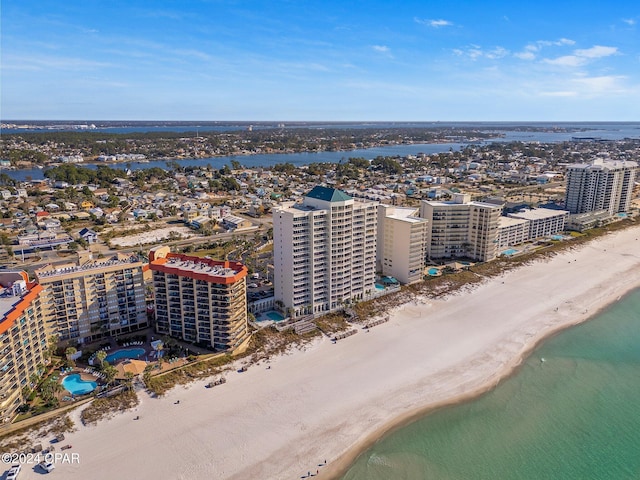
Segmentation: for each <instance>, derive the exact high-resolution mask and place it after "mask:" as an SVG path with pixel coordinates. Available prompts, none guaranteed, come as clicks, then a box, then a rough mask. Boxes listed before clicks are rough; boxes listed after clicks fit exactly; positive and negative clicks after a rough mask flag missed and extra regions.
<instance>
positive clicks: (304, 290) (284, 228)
mask: <svg viewBox="0 0 640 480" xmlns="http://www.w3.org/2000/svg"><path fill="white" fill-rule="evenodd" d="M377 207H378V205H377V204H376V203H374V202H365V201H359V200H354V199H353V198H351V197H350V196H349V195H347V194H346V193H344V192H342V191H340V190H337V189H334V188H327V187H321V186H316V187H314V188H313V189H312V190H311V191H310V192H309V193H308V194H307V195H306V196H305V197H304V199H303V201H302V202H301V203H296V204H293V203H290V204H287V205H283V206H282V207H281V208H276V209H274V211H273V239H274V240H273V242H274V247H273V257H274V267H275V268H274V271H275V275H274V277H275V278H274V284H275V301H276V302H277V303H279V304H280V305H281V307H282V308H283V309H284V312H285V313H286V314H287V315H289V316H291V317H294V318H295V317H301V316H305V315H313V314H321V313H326V312H329V311H332V310H336V309H339V308H342V307H344V306H345V305H348V304H349V303H351V302H353V301H359V300H364V299H367V298H369V296H370V295H371V294H372V293H373V292H374V291H375V274H376V235H377Z"/></svg>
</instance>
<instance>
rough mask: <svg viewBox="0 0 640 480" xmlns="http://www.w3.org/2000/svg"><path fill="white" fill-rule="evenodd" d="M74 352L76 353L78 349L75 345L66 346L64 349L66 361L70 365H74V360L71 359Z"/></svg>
mask: <svg viewBox="0 0 640 480" xmlns="http://www.w3.org/2000/svg"><path fill="white" fill-rule="evenodd" d="M76 353H78V350H77V349H76V348H75V347H67V349H66V350H65V351H64V354H65V356H66V357H67V361H68V362H69V365H71V366H74V365H75V364H76V363H75V361H74V360H72V359H71V357H72V356H73V355H75V354H76Z"/></svg>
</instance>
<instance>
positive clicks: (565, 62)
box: [544, 55, 587, 67]
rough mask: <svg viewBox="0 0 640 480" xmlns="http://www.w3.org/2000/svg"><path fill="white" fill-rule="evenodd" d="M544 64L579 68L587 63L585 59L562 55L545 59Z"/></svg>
mask: <svg viewBox="0 0 640 480" xmlns="http://www.w3.org/2000/svg"><path fill="white" fill-rule="evenodd" d="M544 61H545V63H548V64H549V65H558V66H560V67H580V66H581V65H584V64H585V63H587V59H586V58H583V57H578V56H576V55H564V56H562V57H558V58H545V59H544Z"/></svg>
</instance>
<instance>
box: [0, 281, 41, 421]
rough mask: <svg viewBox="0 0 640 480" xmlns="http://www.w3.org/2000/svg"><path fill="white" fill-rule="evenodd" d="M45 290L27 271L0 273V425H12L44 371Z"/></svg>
mask: <svg viewBox="0 0 640 480" xmlns="http://www.w3.org/2000/svg"><path fill="white" fill-rule="evenodd" d="M41 292H42V287H41V286H40V285H37V284H35V283H30V282H29V280H28V278H27V274H26V273H25V272H9V271H3V272H2V273H0V422H1V423H3V424H4V423H9V422H11V421H12V420H13V419H14V417H15V416H16V414H17V412H16V411H17V409H18V407H19V406H20V405H22V404H24V403H25V402H26V399H25V398H24V393H23V389H24V388H25V387H28V388H29V389H31V388H32V387H33V386H34V385H33V383H34V382H33V376H34V375H40V374H41V373H42V370H43V369H44V365H45V363H46V362H47V360H46V355H45V354H46V351H47V333H46V329H45V325H44V318H43V315H42V309H41V300H40V294H41Z"/></svg>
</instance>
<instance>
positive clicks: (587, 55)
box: [544, 45, 618, 67]
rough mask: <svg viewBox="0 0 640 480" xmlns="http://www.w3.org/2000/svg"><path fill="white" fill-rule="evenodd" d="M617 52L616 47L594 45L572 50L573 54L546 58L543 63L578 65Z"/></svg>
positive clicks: (566, 65)
mask: <svg viewBox="0 0 640 480" xmlns="http://www.w3.org/2000/svg"><path fill="white" fill-rule="evenodd" d="M617 53H618V48H617V47H603V46H602V45H594V46H593V47H591V48H582V49H577V50H574V51H573V55H564V56H562V57H557V58H546V59H544V62H545V63H548V64H550V65H558V66H561V67H580V66H582V65H585V64H586V63H589V61H591V60H593V59H595V58H604V57H610V56H611V55H615V54H617Z"/></svg>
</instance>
